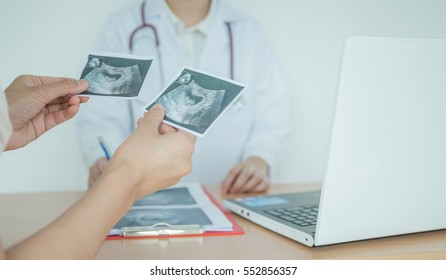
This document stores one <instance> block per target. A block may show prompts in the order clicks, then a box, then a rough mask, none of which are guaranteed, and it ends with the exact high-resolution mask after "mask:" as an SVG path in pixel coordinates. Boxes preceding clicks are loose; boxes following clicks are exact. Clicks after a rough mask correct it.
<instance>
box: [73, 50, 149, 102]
mask: <svg viewBox="0 0 446 280" xmlns="http://www.w3.org/2000/svg"><path fill="white" fill-rule="evenodd" d="M152 61H153V59H152V58H149V57H141V56H134V55H124V54H110V53H104V54H99V53H98V54H90V55H89V56H88V61H87V64H86V65H85V68H84V70H83V71H82V74H81V79H86V80H88V82H89V83H90V87H89V88H88V89H87V91H86V92H84V93H82V95H88V96H109V97H124V98H136V97H138V95H139V92H140V90H141V87H142V84H143V82H144V79H145V77H146V75H147V72H148V71H149V69H150V65H151V64H152Z"/></svg>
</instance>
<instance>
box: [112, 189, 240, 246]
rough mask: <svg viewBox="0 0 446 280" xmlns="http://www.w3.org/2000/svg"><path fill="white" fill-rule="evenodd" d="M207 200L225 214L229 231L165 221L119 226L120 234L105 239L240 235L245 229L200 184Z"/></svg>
mask: <svg viewBox="0 0 446 280" xmlns="http://www.w3.org/2000/svg"><path fill="white" fill-rule="evenodd" d="M201 188H202V189H203V191H204V193H205V194H206V195H207V197H208V198H209V200H210V201H211V202H212V203H213V204H214V205H215V206H216V207H217V208H218V209H219V210H220V211H222V213H223V214H224V215H225V217H226V218H227V219H228V220H229V221H230V222H231V224H232V230H231V231H205V230H204V229H203V227H202V226H201V225H170V224H167V223H157V224H154V225H152V226H145V227H129V228H121V234H120V235H109V236H107V238H106V240H125V239H133V238H177V237H194V236H195V237H199V236H224V235H242V234H245V231H244V230H243V229H242V227H241V226H240V225H239V224H238V223H237V222H236V221H235V220H234V218H233V217H232V216H231V214H230V213H229V212H228V211H226V210H225V209H224V208H223V207H222V206H221V205H220V203H218V202H217V200H216V199H215V198H214V197H213V196H212V195H211V194H210V193H209V191H208V190H207V189H206V188H205V187H203V186H201Z"/></svg>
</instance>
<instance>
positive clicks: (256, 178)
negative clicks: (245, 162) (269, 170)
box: [241, 170, 265, 193]
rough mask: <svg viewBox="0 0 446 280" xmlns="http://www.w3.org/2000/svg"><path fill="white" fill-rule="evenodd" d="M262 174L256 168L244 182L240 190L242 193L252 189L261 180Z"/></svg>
mask: <svg viewBox="0 0 446 280" xmlns="http://www.w3.org/2000/svg"><path fill="white" fill-rule="evenodd" d="M264 176H265V175H264V174H263V173H262V172H260V171H259V170H256V171H255V172H254V174H253V175H252V176H251V178H249V179H248V181H247V182H246V184H245V185H244V186H243V187H242V189H241V191H242V192H244V193H247V192H250V191H252V190H253V189H255V188H256V187H257V186H258V185H259V184H260V183H261V182H262V180H263V178H264Z"/></svg>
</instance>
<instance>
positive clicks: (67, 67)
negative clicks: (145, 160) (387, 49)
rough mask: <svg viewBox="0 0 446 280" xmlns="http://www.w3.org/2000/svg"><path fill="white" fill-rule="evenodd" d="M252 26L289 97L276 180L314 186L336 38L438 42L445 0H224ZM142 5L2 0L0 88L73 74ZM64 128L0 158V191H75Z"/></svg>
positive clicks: (76, 163)
mask: <svg viewBox="0 0 446 280" xmlns="http://www.w3.org/2000/svg"><path fill="white" fill-rule="evenodd" d="M223 1H229V2H231V3H232V4H233V6H235V7H237V8H239V9H241V10H244V11H246V12H247V13H249V14H251V15H253V16H254V17H256V18H258V19H260V20H261V21H262V22H263V24H264V27H265V29H266V30H267V32H268V33H269V35H270V37H271V39H272V40H273V43H274V46H275V49H276V51H277V54H278V56H279V59H280V62H281V64H282V66H283V69H284V72H285V73H286V75H287V78H288V79H289V80H290V82H291V88H292V95H293V97H292V98H293V104H292V106H293V129H294V134H293V138H294V144H295V147H294V150H293V152H292V153H290V155H289V158H288V159H287V166H286V167H285V168H284V169H283V171H282V174H281V176H280V178H279V179H278V182H314V181H321V180H322V177H323V172H324V164H325V156H326V150H327V143H328V137H329V127H330V122H331V113H332V106H333V98H334V94H335V89H336V79H337V72H338V65H339V62H340V55H341V48H342V42H343V40H344V39H345V38H346V37H348V36H351V35H374V36H403V37H404V36H409V37H446V17H445V12H446V1H444V0H280V1H271V0H223ZM140 2H141V0H127V1H125V0H71V1H69V0H39V1H31V0H2V1H1V4H0V84H2V85H3V87H6V86H7V85H9V83H10V82H11V81H12V80H13V78H14V77H16V76H18V75H20V74H23V73H29V74H39V75H53V76H71V77H75V76H76V75H77V73H78V70H79V66H80V64H81V63H82V61H84V59H85V57H84V56H85V54H86V52H87V51H88V47H89V45H90V44H91V42H92V40H93V38H94V37H95V35H96V34H97V33H98V32H99V30H100V29H101V27H102V24H103V23H104V21H105V20H106V18H107V17H108V16H109V15H110V14H111V13H112V12H114V11H116V10H118V9H120V8H121V7H124V6H126V5H129V4H132V3H140ZM75 137H76V135H75V133H74V125H73V122H68V123H66V124H64V125H62V126H60V127H59V128H57V129H54V130H52V131H51V132H50V133H48V134H46V135H44V136H43V137H41V139H39V141H37V142H35V143H33V144H31V145H29V146H27V147H26V148H24V149H21V150H18V151H12V152H8V153H5V154H3V156H2V158H0V192H26V191H30V192H35V191H64V190H82V189H85V188H86V181H87V168H86V167H85V166H84V165H83V163H82V160H81V156H80V153H79V147H78V145H77V142H76V140H75Z"/></svg>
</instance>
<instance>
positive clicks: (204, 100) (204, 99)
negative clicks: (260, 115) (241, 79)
mask: <svg viewBox="0 0 446 280" xmlns="http://www.w3.org/2000/svg"><path fill="white" fill-rule="evenodd" d="M244 88H245V86H244V85H243V84H240V83H238V82H235V81H232V80H228V79H224V78H221V77H217V76H215V75H212V74H209V73H205V72H203V71H199V70H194V69H191V68H187V67H184V68H183V69H182V70H181V71H180V72H179V73H178V74H177V75H176V76H175V78H174V80H173V81H172V82H171V83H170V84H169V85H167V87H166V88H165V89H164V90H163V91H162V92H161V94H160V95H159V96H158V97H157V98H155V100H153V101H152V102H150V103H148V104H147V105H145V106H144V108H143V109H144V110H149V109H150V108H151V107H153V106H154V105H155V104H161V105H163V107H164V108H165V111H166V116H165V118H164V122H165V123H167V124H169V125H172V126H174V127H176V128H179V129H183V130H186V131H188V132H190V133H192V134H194V135H196V136H199V137H203V136H205V134H206V132H207V131H208V130H209V129H210V128H211V126H212V125H213V124H214V123H215V122H216V121H217V120H218V119H219V118H220V116H221V115H222V114H223V113H224V112H225V111H226V109H228V107H230V105H231V104H232V103H234V102H235V101H236V100H237V99H238V98H239V96H240V94H241V93H242V91H243V89H244Z"/></svg>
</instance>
